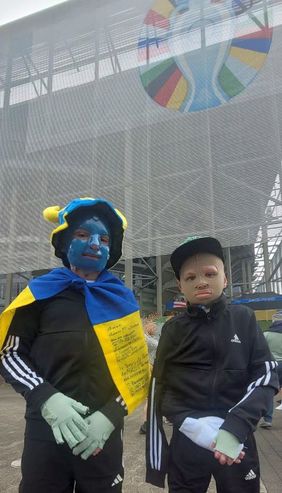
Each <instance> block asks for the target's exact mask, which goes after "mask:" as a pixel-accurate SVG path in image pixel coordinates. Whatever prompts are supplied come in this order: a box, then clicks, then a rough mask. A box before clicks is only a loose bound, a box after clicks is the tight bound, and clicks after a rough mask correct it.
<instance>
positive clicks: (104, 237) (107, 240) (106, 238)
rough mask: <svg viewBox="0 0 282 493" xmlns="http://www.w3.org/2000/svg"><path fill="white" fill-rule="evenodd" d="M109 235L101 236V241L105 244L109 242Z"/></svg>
mask: <svg viewBox="0 0 282 493" xmlns="http://www.w3.org/2000/svg"><path fill="white" fill-rule="evenodd" d="M109 241H110V239H109V237H108V236H101V242H102V243H104V244H105V245H108V244H109Z"/></svg>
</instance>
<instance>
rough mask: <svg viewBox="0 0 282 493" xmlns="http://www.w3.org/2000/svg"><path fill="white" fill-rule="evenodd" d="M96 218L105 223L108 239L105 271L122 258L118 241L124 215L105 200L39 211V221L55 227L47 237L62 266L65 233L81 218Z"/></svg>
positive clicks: (78, 201) (75, 202)
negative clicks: (52, 224)
mask: <svg viewBox="0 0 282 493" xmlns="http://www.w3.org/2000/svg"><path fill="white" fill-rule="evenodd" d="M93 216H96V217H99V219H101V220H102V221H103V222H105V223H106V225H107V227H108V228H109V231H110V235H111V243H110V257H109V260H108V262H107V265H106V269H109V268H110V267H113V265H115V264H116V263H117V261H118V260H119V259H120V257H121V255H122V241H123V235H124V231H125V230H126V228H127V221H126V218H125V217H124V215H123V214H122V213H121V212H120V211H119V210H118V209H116V208H114V206H113V205H112V204H111V202H109V201H108V200H105V199H102V198H99V199H93V198H91V197H85V198H79V199H74V200H72V201H71V202H69V203H68V204H67V205H66V206H65V207H63V208H61V207H60V206H58V205H55V206H51V207H47V208H46V209H44V211H43V217H44V219H46V220H47V221H50V222H53V223H59V226H58V227H57V228H55V229H54V230H53V231H52V233H51V243H52V245H53V247H54V248H55V255H56V257H58V258H60V259H62V261H63V264H64V265H65V266H66V267H69V261H68V258H67V254H66V252H65V251H64V244H65V239H66V232H69V228H70V226H71V225H72V224H73V223H75V222H76V221H77V220H80V219H81V217H83V218H85V219H88V218H90V217H93Z"/></svg>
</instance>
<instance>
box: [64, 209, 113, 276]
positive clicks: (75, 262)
mask: <svg viewBox="0 0 282 493" xmlns="http://www.w3.org/2000/svg"><path fill="white" fill-rule="evenodd" d="M109 256H110V233H109V230H108V228H107V227H106V226H105V224H104V223H103V222H102V221H100V220H99V219H98V218H96V217H93V218H91V219H87V220H85V221H82V222H81V223H79V225H78V226H77V227H76V228H75V230H74V232H73V234H72V237H71V239H70V242H69V245H68V247H67V257H68V261H69V263H70V265H71V266H74V267H76V268H77V269H81V270H82V271H84V272H101V271H102V270H103V269H104V268H105V267H106V264H107V261H108V259H109Z"/></svg>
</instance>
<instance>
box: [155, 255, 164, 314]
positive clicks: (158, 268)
mask: <svg viewBox="0 0 282 493" xmlns="http://www.w3.org/2000/svg"><path fill="white" fill-rule="evenodd" d="M156 273H157V312H158V313H159V314H160V315H161V316H162V315H163V276H162V257H161V255H158V256H157V257H156Z"/></svg>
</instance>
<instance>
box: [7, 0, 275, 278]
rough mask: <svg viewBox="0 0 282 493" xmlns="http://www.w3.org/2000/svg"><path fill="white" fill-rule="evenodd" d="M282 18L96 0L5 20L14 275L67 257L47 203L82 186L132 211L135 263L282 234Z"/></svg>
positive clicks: (246, 10)
mask: <svg viewBox="0 0 282 493" xmlns="http://www.w3.org/2000/svg"><path fill="white" fill-rule="evenodd" d="M281 21H282V3H281V2H280V1H274V2H271V1H270V2H269V1H266V0H257V1H256V0H254V1H250V0H248V1H247V0H240V1H237V0H236V1H234V0H221V1H220V0H217V1H215V0H196V1H193V0H181V1H177V0H155V1H154V0H143V1H142V2H140V1H138V0H119V1H98V0H95V1H88V0H87V1H86V0H80V1H69V2H66V3H64V4H62V5H59V6H57V7H54V8H52V9H49V10H47V11H44V12H42V13H39V14H35V15H33V16H30V17H27V18H25V19H22V20H19V21H17V22H15V23H12V24H9V25H7V26H4V27H2V28H1V29H0V143H1V145H0V156H1V159H0V166H1V180H0V187H1V190H0V205H1V211H2V214H1V216H2V219H1V231H0V262H1V267H0V272H2V273H6V272H18V271H21V270H22V271H26V270H35V269H41V268H48V267H51V266H53V265H55V264H56V260H55V258H54V255H53V251H52V248H51V246H50V244H49V233H50V230H51V228H50V225H48V224H47V223H44V221H43V219H42V215H41V214H42V210H43V209H44V208H45V207H47V206H49V205H55V204H58V205H61V206H64V205H65V204H66V202H67V201H69V200H71V199H73V198H75V197H78V196H81V197H83V196H92V197H105V198H107V199H109V200H111V201H112V202H113V203H114V205H115V206H117V207H118V208H119V209H120V210H121V211H123V212H124V213H125V215H126V216H127V219H128V222H129V228H128V231H127V235H126V241H125V244H124V255H125V257H127V258H130V257H142V256H146V257H147V256H150V255H162V254H168V253H170V252H171V251H172V249H174V248H175V247H176V246H177V245H178V244H179V243H180V242H181V241H183V240H184V239H185V238H186V237H187V236H188V235H191V236H193V235H195V234H199V235H201V234H212V235H216V236H217V237H218V238H219V239H220V240H221V241H222V243H223V245H224V246H237V245H246V244H251V243H255V242H256V240H257V239H258V238H260V231H261V228H262V226H263V227H264V228H267V231H268V235H269V236H270V238H267V239H271V238H272V237H276V236H277V235H279V237H280V225H281V213H280V212H281V211H280V209H281V207H280V204H281V195H279V197H278V196H274V195H273V193H272V192H273V189H274V187H275V184H277V176H278V175H280V172H281V133H282V116H281V115H282V111H281V110H282V82H281V81H282V77H281V74H282V58H281V50H282V30H281ZM279 183H280V181H279ZM279 186H280V185H279ZM269 206H271V207H272V209H271V211H272V212H271V213H269ZM274 208H275V213H274V212H273V210H274ZM267 211H268V212H267ZM264 241H266V239H265V238H264Z"/></svg>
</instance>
